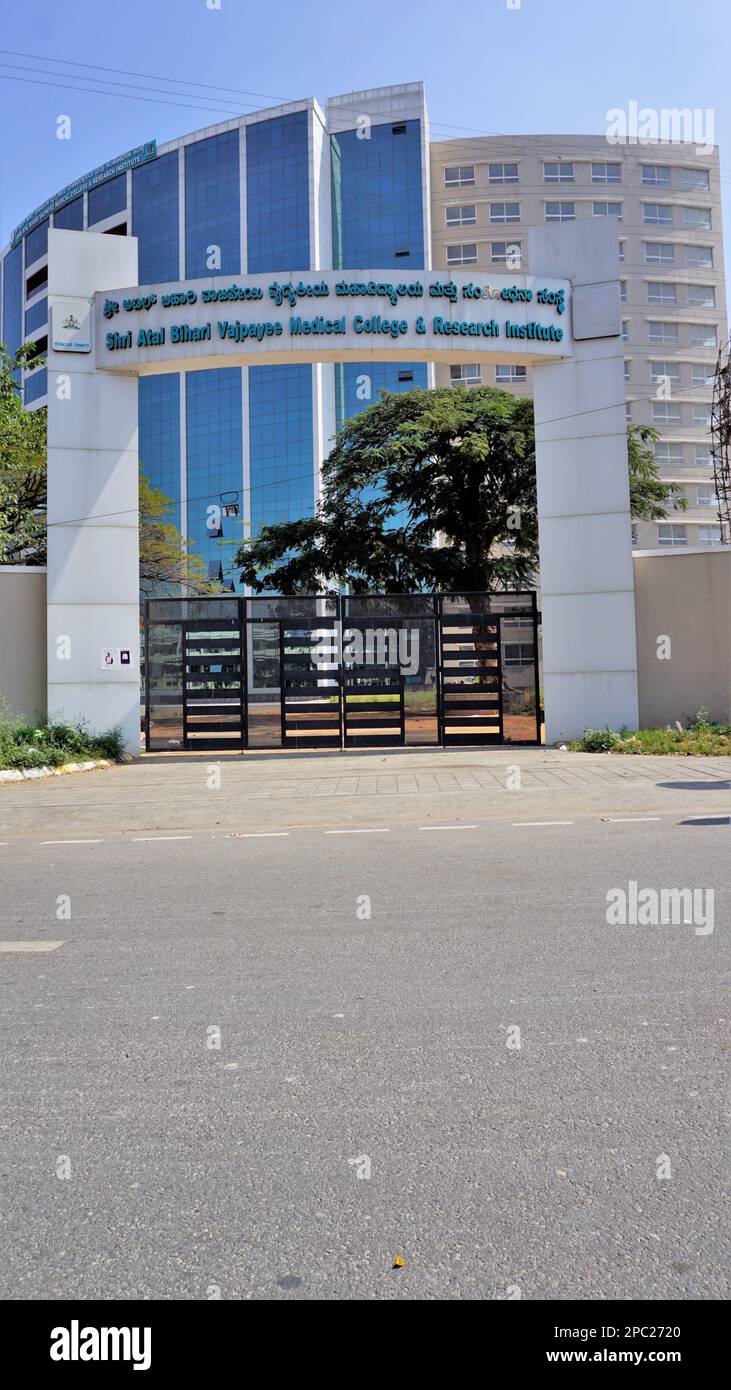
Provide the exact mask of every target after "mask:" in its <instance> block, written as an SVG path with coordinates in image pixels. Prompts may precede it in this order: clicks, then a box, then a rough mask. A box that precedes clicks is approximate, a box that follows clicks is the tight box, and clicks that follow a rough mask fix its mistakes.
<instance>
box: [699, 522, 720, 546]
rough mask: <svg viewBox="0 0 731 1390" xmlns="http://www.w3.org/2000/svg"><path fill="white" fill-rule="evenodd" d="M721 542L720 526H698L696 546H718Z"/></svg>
mask: <svg viewBox="0 0 731 1390" xmlns="http://www.w3.org/2000/svg"><path fill="white" fill-rule="evenodd" d="M722 540H723V536H722V535H721V527H720V526H699V527H698V544H699V545H720V544H721V541H722Z"/></svg>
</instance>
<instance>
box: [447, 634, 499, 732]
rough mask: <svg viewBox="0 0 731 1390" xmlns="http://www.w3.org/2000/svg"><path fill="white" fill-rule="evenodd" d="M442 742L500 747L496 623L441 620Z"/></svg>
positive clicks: (497, 636) (497, 637)
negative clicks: (493, 744)
mask: <svg viewBox="0 0 731 1390" xmlns="http://www.w3.org/2000/svg"><path fill="white" fill-rule="evenodd" d="M440 645H441V673H442V743H443V744H444V745H445V747H449V746H451V745H454V744H459V743H471V744H479V743H502V742H503V689H502V671H501V661H500V645H501V644H500V618H499V616H498V615H496V614H492V613H482V614H476V613H459V614H453V615H451V616H449V617H446V616H443V617H442V622H441V625H440Z"/></svg>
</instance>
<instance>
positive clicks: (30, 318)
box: [25, 299, 48, 333]
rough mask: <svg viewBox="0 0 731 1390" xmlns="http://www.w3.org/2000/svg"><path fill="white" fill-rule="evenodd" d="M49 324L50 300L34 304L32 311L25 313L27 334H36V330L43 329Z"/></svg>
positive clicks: (42, 300) (41, 300)
mask: <svg viewBox="0 0 731 1390" xmlns="http://www.w3.org/2000/svg"><path fill="white" fill-rule="evenodd" d="M47 322H48V299H39V300H38V303H37V304H33V305H32V307H31V308H30V309H26V311H25V331H26V333H33V332H35V329H36V328H41V327H42V326H43V324H44V323H47Z"/></svg>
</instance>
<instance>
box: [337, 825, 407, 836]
mask: <svg viewBox="0 0 731 1390" xmlns="http://www.w3.org/2000/svg"><path fill="white" fill-rule="evenodd" d="M390 829H391V827H390V825H366V826H363V827H361V828H359V829H357V830H326V831H325V834H326V835H388V833H389V831H390Z"/></svg>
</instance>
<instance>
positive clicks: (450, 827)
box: [419, 825, 478, 830]
mask: <svg viewBox="0 0 731 1390" xmlns="http://www.w3.org/2000/svg"><path fill="white" fill-rule="evenodd" d="M477 828H478V827H477V826H476V825H420V826H419V829H420V830H477Z"/></svg>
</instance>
